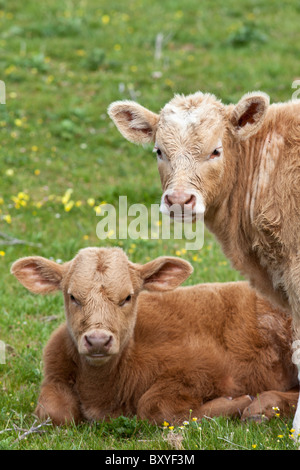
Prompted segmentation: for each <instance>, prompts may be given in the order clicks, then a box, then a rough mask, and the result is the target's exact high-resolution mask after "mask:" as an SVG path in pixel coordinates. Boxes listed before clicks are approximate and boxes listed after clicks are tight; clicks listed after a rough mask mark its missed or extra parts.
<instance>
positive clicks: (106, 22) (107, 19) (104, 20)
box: [101, 15, 110, 24]
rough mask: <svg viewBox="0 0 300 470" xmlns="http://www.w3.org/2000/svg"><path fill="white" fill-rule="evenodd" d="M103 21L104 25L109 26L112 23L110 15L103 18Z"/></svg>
mask: <svg viewBox="0 0 300 470" xmlns="http://www.w3.org/2000/svg"><path fill="white" fill-rule="evenodd" d="M101 21H102V23H103V24H108V23H109V22H110V17H109V15H103V16H102V18H101Z"/></svg>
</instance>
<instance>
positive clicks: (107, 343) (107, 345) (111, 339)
mask: <svg viewBox="0 0 300 470" xmlns="http://www.w3.org/2000/svg"><path fill="white" fill-rule="evenodd" d="M112 341H113V337H112V335H110V336H109V338H108V340H107V341H106V343H105V344H104V347H105V349H107V350H109V348H110V347H111V345H112Z"/></svg>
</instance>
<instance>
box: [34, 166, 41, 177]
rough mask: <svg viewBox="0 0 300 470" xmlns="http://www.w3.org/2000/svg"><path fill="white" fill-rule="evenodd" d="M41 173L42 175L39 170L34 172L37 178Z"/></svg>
mask: <svg viewBox="0 0 300 470" xmlns="http://www.w3.org/2000/svg"><path fill="white" fill-rule="evenodd" d="M40 173H41V170H39V169H38V168H37V169H36V170H34V174H35V175H36V176H38V175H40Z"/></svg>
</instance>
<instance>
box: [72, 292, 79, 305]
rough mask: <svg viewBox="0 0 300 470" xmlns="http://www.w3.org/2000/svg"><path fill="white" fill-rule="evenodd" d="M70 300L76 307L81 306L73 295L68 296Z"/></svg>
mask: <svg viewBox="0 0 300 470" xmlns="http://www.w3.org/2000/svg"><path fill="white" fill-rule="evenodd" d="M70 300H71V302H73V303H74V304H76V305H81V303H80V302H79V300H77V299H76V298H75V297H74V295H73V294H70Z"/></svg>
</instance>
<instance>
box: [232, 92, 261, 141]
mask: <svg viewBox="0 0 300 470" xmlns="http://www.w3.org/2000/svg"><path fill="white" fill-rule="evenodd" d="M269 103H270V98H269V96H268V95H266V94H265V93H262V92H252V93H247V94H246V95H244V96H243V97H242V98H241V100H240V101H239V102H238V104H237V105H236V106H235V107H234V108H233V111H232V114H231V116H230V121H231V123H232V125H233V128H234V132H235V134H236V136H237V137H238V138H239V139H241V140H245V139H248V138H249V137H251V136H252V135H254V134H256V133H257V132H258V130H259V129H260V127H261V126H262V123H263V121H264V118H265V115H266V112H267V110H268V106H269Z"/></svg>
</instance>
